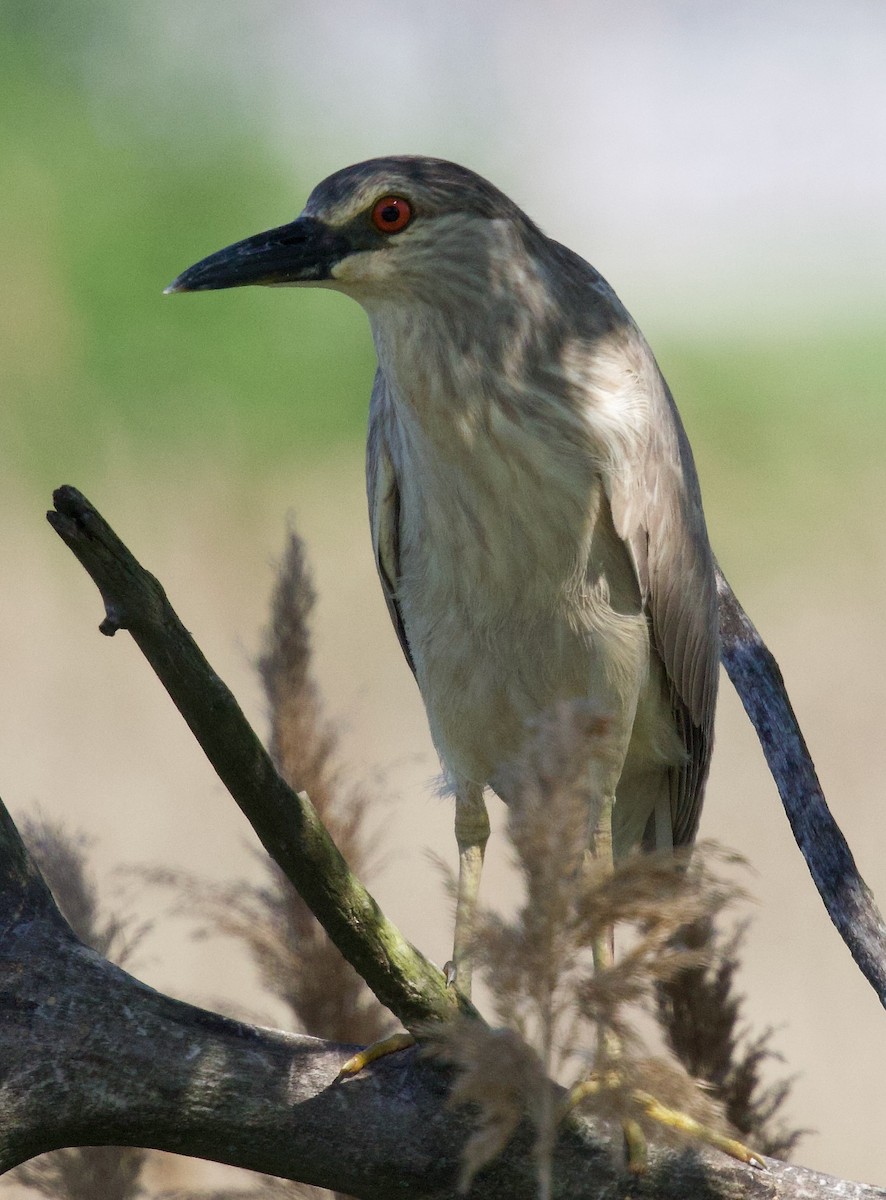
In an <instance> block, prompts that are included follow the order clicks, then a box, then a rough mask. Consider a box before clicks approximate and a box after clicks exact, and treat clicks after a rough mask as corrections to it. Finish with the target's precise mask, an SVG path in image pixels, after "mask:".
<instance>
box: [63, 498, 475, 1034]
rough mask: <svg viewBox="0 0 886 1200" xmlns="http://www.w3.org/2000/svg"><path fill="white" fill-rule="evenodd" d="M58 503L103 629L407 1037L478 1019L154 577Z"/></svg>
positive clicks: (91, 516)
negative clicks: (180, 724)
mask: <svg viewBox="0 0 886 1200" xmlns="http://www.w3.org/2000/svg"><path fill="white" fill-rule="evenodd" d="M53 500H54V501H55V506H56V507H55V510H54V511H50V512H48V513H47V519H48V521H49V523H50V524H51V525H52V527H53V529H54V530H55V531H56V533H57V534H58V535H59V537H61V538H62V540H63V541H64V542H65V543H66V545H67V546H69V547H70V549H71V550H72V551H73V552H74V554H75V555H76V557H77V558H78V560H79V561H80V563H81V564H82V565H83V566H84V567H85V569H86V570H87V572H88V573H89V574H90V576H91V577H92V579H93V581H94V583H95V584H96V586H97V587H98V589H99V591H100V592H101V595H102V599H103V601H104V605H105V612H106V614H107V615H106V617H105V619H104V621H102V623H101V625H100V626H99V628H100V629H101V632H102V633H104V634H107V635H108V636H109V637H110V636H113V635H114V634H115V633H116V632H117V630H118V629H126V630H128V631H129V632H130V633H131V634H132V637H133V638H134V639H135V641H136V643H137V644H138V646H139V649H140V650H141V651H142V653H143V654H144V656H145V658H146V659H147V660H148V662H149V663H150V664H151V666H152V667H153V668H154V671H155V672H156V674H157V677H158V678H159V679H160V682H161V683H162V684H163V686H164V687H165V688H166V690H167V692H168V693H169V695H170V696H171V697H172V701H173V703H174V704H175V706H176V708H177V709H178V710H179V712H180V713H181V714H182V716H183V717H184V719H185V720H186V721H187V723H188V725H189V726H190V728H191V731H192V732H193V734H194V736H195V737H196V739H197V741H198V742H199V743H200V745H201V747H202V748H203V750H204V752H205V754H206V757H207V758H208V759H209V761H210V763H211V764H212V766H213V767H214V768H215V770H216V771H217V773H218V775H219V777H220V779H221V780H222V782H223V783H224V785H225V787H226V788H227V789H228V791H229V792H230V793H231V795H232V796H233V798H234V799H235V800H236V802H237V804H238V805H239V806H240V808H241V809H242V811H243V813H244V815H245V816H246V818H247V820H248V821H249V823H250V824H251V825H252V827H253V829H254V830H255V832H256V833H257V834H258V836H259V838H260V839H261V841H262V844H263V845H264V847H265V849H266V850H267V852H268V854H270V856H271V858H273V859H274V861H275V862H276V863H277V864H278V865H279V866H280V868H281V869H282V870H283V872H284V873H285V874H286V876H287V877H288V878H289V879H290V880H291V882H292V884H293V885H294V886H295V888H296V889H297V891H298V892H299V894H300V895H301V897H302V899H303V900H304V901H305V903H306V904H307V905H308V906H309V908H310V909H311V911H312V912H313V913H314V916H315V917H316V918H317V920H318V921H319V922H320V924H321V925H322V926H323V928H324V929H325V930H326V932H327V933H328V934H329V937H330V938H331V939H332V941H333V943H334V944H335V945H336V946H337V947H338V949H339V950H340V951H341V952H342V954H343V955H344V957H345V958H346V959H347V960H348V962H349V963H350V964H351V965H352V966H353V967H354V968H355V969H356V970H357V971H358V972H359V974H360V975H362V977H363V978H364V979H365V980H366V982H367V984H368V985H369V987H370V988H371V989H372V990H373V992H374V993H375V994H376V996H377V997H378V998H379V1000H380V1001H381V1002H382V1004H384V1005H385V1006H386V1007H387V1008H389V1009H390V1010H391V1012H392V1013H393V1014H394V1015H395V1016H396V1017H397V1018H398V1019H399V1020H400V1021H402V1022H403V1024H404V1025H405V1026H406V1028H407V1029H414V1028H415V1027H416V1026H417V1025H419V1024H421V1023H423V1022H426V1021H434V1020H437V1021H439V1020H447V1019H450V1018H451V1017H452V1015H453V1014H454V1012H455V1011H456V1010H457V1008H461V1010H462V1011H465V1012H473V1011H474V1010H473V1009H472V1008H471V1006H470V1005H469V1004H468V1002H467V1001H466V1000H464V998H463V997H461V996H459V995H458V993H456V992H455V991H454V989H452V988H448V987H447V986H446V982H445V979H444V977H443V974H442V972H441V971H440V970H439V969H438V968H437V967H435V966H434V965H433V964H432V963H430V962H429V961H428V960H427V959H426V958H425V957H424V956H423V955H422V954H421V953H420V952H419V951H418V950H416V949H415V947H414V946H412V945H410V944H409V943H408V942H407V941H406V939H405V938H404V937H403V936H402V935H401V934H400V933H399V931H398V930H397V929H396V928H395V927H394V926H393V925H392V924H391V922H390V921H388V920H387V918H386V917H385V916H384V914H383V913H382V911H381V909H380V908H379V907H378V905H377V904H376V902H375V901H374V900H373V898H372V897H371V896H370V895H369V893H368V892H367V891H366V889H365V888H364V887H363V885H362V884H361V883H360V881H359V880H358V879H357V878H356V877H355V876H354V875H352V874H351V873H350V871H349V870H348V867H347V863H346V862H345V861H344V859H343V858H342V856H341V854H339V852H338V849H337V848H336V846H335V844H334V843H333V841H332V839H331V838H330V837H329V834H328V833H327V831H326V829H325V828H324V826H323V823H322V822H321V821H320V818H319V817H318V815H317V813H316V811H315V810H314V807H313V805H312V804H311V802H310V800H309V799H308V797H307V796H306V795H304V793H299V794H298V795H296V793H295V792H293V791H292V789H291V788H290V787H289V786H288V785H287V784H286V783H284V781H283V780H282V779H281V778H280V776H279V775H278V774H277V771H276V769H275V767H274V764H273V762H272V761H271V758H270V756H269V755H268V753H267V751H266V750H265V748H264V747H263V746H262V744H261V742H260V741H259V739H258V737H257V736H256V734H255V732H254V731H253V729H252V728H251V727H250V725H249V723H248V721H247V720H246V718H245V717H244V716H243V713H242V711H241V709H240V707H239V705H238V704H237V701H236V700H235V699H234V697H233V696H232V695H231V692H230V691H229V689H228V688H227V687H226V685H225V684H224V683H223V682H222V680H221V679H219V677H218V675H216V673H215V672H214V671H213V670H212V668H211V667H210V665H209V663H208V662H207V661H206V659H205V658H204V657H203V654H202V653H201V651H200V648H199V647H198V646H197V644H196V642H195V641H194V639H193V638H192V637H191V635H190V634H189V633H188V631H187V630H186V629H185V627H184V625H182V623H181V621H180V620H179V618H178V616H177V614H176V613H175V611H174V610H173V608H172V605H171V604H170V603H169V601H168V600H167V598H166V593H165V592H164V591H163V588H162V587H161V586H160V584H159V583H158V581H157V580H156V579H155V578H154V576H153V575H150V574H149V573H148V572H147V571H146V570H145V569H144V568H143V567H142V566H141V565H140V564H139V563H138V562H137V561H136V560H135V558H134V557H133V556H132V554H131V553H130V552H129V550H128V549H127V548H126V546H124V544H123V543H122V542H121V541H120V539H119V538H118V537H117V535H116V534H115V533H114V531H113V529H111V527H110V526H109V525H108V524H107V522H106V521H105V520H104V518H103V517H102V516H101V515H100V514H99V513H98V512H97V511H96V510H95V509H94V508H93V507H92V505H91V504H90V503H89V501H88V500H87V499H86V498H85V497H84V496H82V495H81V494H80V492H78V491H77V490H76V488H72V487H62V488H59V489H58V490H57V491H56V492H54V493H53Z"/></svg>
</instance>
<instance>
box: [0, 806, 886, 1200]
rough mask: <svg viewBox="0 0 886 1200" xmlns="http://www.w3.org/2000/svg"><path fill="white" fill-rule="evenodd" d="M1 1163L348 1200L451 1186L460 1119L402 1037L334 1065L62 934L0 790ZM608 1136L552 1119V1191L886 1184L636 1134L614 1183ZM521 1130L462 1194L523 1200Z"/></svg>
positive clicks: (788, 1197) (314, 1048)
mask: <svg viewBox="0 0 886 1200" xmlns="http://www.w3.org/2000/svg"><path fill="white" fill-rule="evenodd" d="M0 1014H2V1018H0V1172H3V1171H6V1170H8V1169H9V1168H11V1167H13V1166H15V1165H17V1164H18V1163H20V1162H23V1161H25V1160H26V1159H28V1158H31V1157H33V1156H35V1155H37V1154H40V1153H43V1152H44V1151H47V1150H52V1149H56V1148H58V1147H60V1146H77V1145H118V1146H146V1147H151V1148H156V1149H160V1150H167V1151H172V1152H174V1153H179V1154H187V1155H190V1156H192V1157H198V1158H208V1159H212V1160H214V1161H216V1162H223V1163H230V1164H232V1165H234V1166H239V1167H246V1168H251V1169H253V1170H258V1171H262V1172H265V1173H269V1174H275V1175H279V1176H281V1177H283V1178H288V1179H298V1180H302V1181H304V1182H308V1183H315V1184H319V1185H322V1186H324V1187H328V1188H333V1189H336V1190H338V1191H344V1192H347V1193H349V1194H351V1195H353V1196H356V1197H359V1198H361V1200H398V1197H399V1198H402V1200H407V1198H409V1200H443V1198H444V1197H451V1196H453V1194H454V1181H455V1179H456V1178H457V1175H458V1167H459V1156H460V1152H461V1149H462V1146H463V1145H464V1142H465V1138H466V1136H467V1132H468V1120H467V1117H466V1114H465V1113H464V1112H453V1111H451V1110H450V1109H448V1108H447V1107H446V1104H445V1099H446V1095H447V1091H448V1084H449V1078H448V1076H447V1074H446V1073H445V1072H444V1071H443V1070H442V1069H441V1068H440V1067H439V1066H438V1065H436V1064H435V1063H433V1062H431V1061H429V1060H426V1059H422V1058H420V1057H418V1055H417V1053H416V1052H415V1051H407V1052H404V1053H401V1054H398V1055H393V1056H391V1057H389V1058H388V1059H386V1060H382V1061H381V1062H379V1063H377V1064H374V1065H373V1067H372V1068H371V1069H369V1070H367V1071H366V1072H364V1073H363V1075H362V1076H358V1077H356V1078H355V1079H351V1080H348V1081H346V1082H344V1083H341V1084H334V1083H333V1082H332V1080H333V1079H334V1077H335V1074H336V1072H337V1070H338V1067H339V1065H340V1064H341V1061H342V1057H343V1055H346V1054H347V1053H348V1052H349V1050H350V1049H351V1047H343V1046H339V1045H335V1044H333V1043H329V1042H322V1041H318V1040H317V1039H314V1038H308V1037H298V1036H294V1035H290V1034H285V1033H278V1032H276V1031H274V1030H269V1029H258V1028H255V1027H253V1026H250V1025H246V1024H242V1023H240V1022H237V1021H231V1020H228V1019H227V1018H225V1017H221V1016H218V1015H216V1014H215V1013H210V1012H206V1011H205V1010H202V1009H199V1008H194V1007H193V1006H191V1005H189V1004H183V1003H181V1002H180V1001H178V1000H173V999H171V998H170V997H168V996H164V995H162V994H161V993H159V992H155V991H154V990H153V989H151V988H148V987H146V986H145V985H144V984H142V983H139V981H138V980H136V979H133V978H132V976H130V975H128V974H127V973H126V972H125V971H121V970H119V968H117V967H114V966H112V965H111V964H110V963H108V962H107V961H106V960H104V959H103V958H101V957H100V956H99V955H97V954H96V953H95V952H94V951H92V950H89V949H87V948H86V947H85V946H83V945H82V944H81V943H80V942H78V941H77V939H76V938H75V937H74V935H73V933H72V932H71V930H70V929H69V928H68V926H67V925H66V923H65V922H64V920H63V918H62V917H61V915H60V914H59V912H58V909H57V908H56V906H55V904H54V902H53V900H52V897H51V896H50V894H49V892H48V891H47V889H46V887H45V885H44V884H43V881H42V879H41V878H40V875H39V873H38V872H37V870H36V869H35V868H34V866H33V865H32V864H31V862H30V860H29V858H28V855H27V853H26V851H25V849H24V847H23V845H22V843H21V840H20V838H19V837H18V834H17V832H16V829H15V826H14V825H13V823H12V821H11V819H10V818H9V815H8V813H7V812H6V809H5V808H4V807H3V805H2V803H0ZM620 1160H621V1156H620V1153H619V1150H618V1148H617V1147H615V1146H613V1145H612V1144H610V1142H609V1141H608V1140H607V1139H605V1138H603V1137H601V1136H600V1135H599V1133H595V1132H593V1131H592V1130H590V1129H589V1128H588V1127H587V1126H579V1125H578V1124H573V1125H571V1126H569V1127H567V1128H564V1130H563V1132H562V1135H561V1137H560V1139H559V1141H558V1145H557V1150H556V1156H555V1164H554V1178H555V1180H556V1192H555V1194H556V1195H557V1196H558V1197H560V1198H561V1200H567V1198H569V1200H571V1198H573V1197H575V1198H576V1200H577V1198H578V1197H581V1198H582V1200H604V1198H606V1197H611V1196H613V1195H624V1194H630V1195H632V1196H635V1197H648V1198H649V1200H691V1198H693V1197H699V1198H702V1200H777V1198H778V1200H837V1198H838V1197H839V1198H841V1200H886V1192H884V1191H881V1190H879V1189H877V1188H873V1187H866V1186H865V1185H863V1184H853V1183H846V1182H845V1181H842V1180H837V1179H832V1178H830V1177H828V1176H823V1175H821V1174H819V1173H818V1172H811V1171H807V1170H804V1169H803V1168H799V1167H789V1166H785V1165H784V1164H780V1163H776V1162H771V1163H770V1167H771V1170H770V1171H769V1172H763V1171H759V1170H755V1169H753V1168H751V1167H745V1166H743V1165H741V1164H740V1163H737V1162H735V1161H734V1160H732V1159H728V1158H726V1157H724V1156H723V1155H719V1154H716V1153H715V1152H713V1151H702V1152H694V1151H693V1152H688V1151H687V1152H684V1153H676V1152H674V1151H670V1150H664V1149H654V1148H653V1149H652V1151H651V1157H650V1169H649V1171H648V1173H647V1175H646V1176H645V1177H643V1178H642V1179H641V1180H630V1181H629V1180H628V1179H627V1178H626V1177H625V1175H624V1173H623V1170H622V1169H621V1167H620V1165H619V1164H620ZM534 1195H535V1178H534V1162H533V1157H532V1141H531V1136H530V1134H529V1132H528V1130H525V1129H521V1130H520V1131H518V1133H517V1135H516V1136H515V1137H514V1139H513V1140H512V1141H511V1143H510V1144H509V1146H508V1147H507V1149H506V1151H505V1153H504V1154H503V1155H502V1156H501V1158H500V1159H498V1160H497V1161H496V1163H495V1164H494V1165H493V1166H492V1167H490V1168H489V1169H488V1170H486V1171H483V1172H482V1173H481V1174H480V1175H478V1176H477V1178H476V1179H475V1181H474V1184H473V1187H472V1189H471V1192H470V1196H471V1197H472V1198H473V1200H531V1198H532V1197H533V1196H534Z"/></svg>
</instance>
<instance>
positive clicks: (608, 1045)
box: [564, 796, 765, 1173]
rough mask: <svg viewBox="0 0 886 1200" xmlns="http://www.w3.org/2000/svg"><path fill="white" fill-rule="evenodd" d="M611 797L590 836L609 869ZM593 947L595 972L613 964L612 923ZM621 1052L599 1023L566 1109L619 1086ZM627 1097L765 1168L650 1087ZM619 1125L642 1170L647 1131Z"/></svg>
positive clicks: (661, 1120)
mask: <svg viewBox="0 0 886 1200" xmlns="http://www.w3.org/2000/svg"><path fill="white" fill-rule="evenodd" d="M614 803H615V801H614V798H613V797H611V796H610V797H607V798H606V800H605V801H604V803H603V806H602V808H601V810H600V817H599V821H598V823H597V828H596V831H595V833H594V837H593V841H592V853H593V855H594V857H595V858H596V859H598V860H599V861H600V862H601V863H602V864H603V866H604V868H605V869H606V870H607V871H610V872H611V871H613V870H614V869H615V859H614V854H613V848H612V847H613V842H612V815H613V807H614ZM592 952H593V956H594V970H595V972H596V973H598V974H599V973H601V972H603V971H606V970H609V969H610V968H611V967H612V966H613V965H614V963H615V930H614V929H613V928H612V927H610V928H609V929H605V930H603V931H602V933H600V934H598V936H597V937H596V938H595V939H594V942H593V946H592ZM621 1055H622V1044H621V1040H620V1039H619V1037H618V1035H617V1034H616V1033H614V1032H613V1030H611V1029H607V1028H606V1027H605V1026H604V1025H602V1024H601V1026H600V1028H599V1029H598V1032H597V1061H598V1063H600V1064H601V1065H602V1070H597V1071H595V1072H594V1073H593V1074H592V1075H591V1077H590V1079H586V1080H584V1081H582V1082H581V1083H577V1084H576V1085H575V1086H574V1087H573V1088H572V1089H571V1090H570V1092H569V1095H568V1096H567V1098H566V1103H565V1106H564V1113H565V1112H568V1111H570V1110H571V1109H572V1108H574V1107H575V1106H576V1105H577V1104H579V1103H580V1102H581V1100H583V1099H584V1098H585V1097H587V1096H590V1095H594V1094H597V1093H599V1092H601V1091H605V1090H606V1089H607V1088H614V1087H618V1086H620V1084H621V1078H620V1075H619V1065H618V1060H619V1059H620V1058H621ZM631 1099H632V1101H633V1103H634V1104H635V1105H636V1107H637V1109H638V1110H639V1111H640V1112H642V1113H643V1114H644V1115H645V1116H646V1117H647V1118H648V1119H650V1120H652V1121H656V1122H657V1123H658V1124H659V1125H664V1126H665V1127H666V1128H669V1129H674V1130H677V1131H679V1132H680V1133H682V1134H684V1135H685V1136H686V1137H689V1138H695V1139H696V1140H697V1141H701V1142H706V1143H707V1144H708V1145H710V1146H714V1147H716V1148H717V1149H718V1150H722V1151H723V1152H724V1154H728V1155H729V1156H730V1157H731V1158H736V1159H738V1160H739V1162H744V1163H748V1164H750V1165H751V1166H755V1167H763V1169H764V1170H765V1166H764V1163H763V1160H762V1158H761V1157H760V1155H759V1154H756V1153H755V1152H754V1151H753V1150H751V1149H749V1148H748V1147H747V1146H745V1145H744V1144H743V1143H742V1142H739V1141H737V1140H736V1139H735V1138H730V1137H727V1136H726V1135H725V1134H722V1133H720V1132H719V1131H718V1130H716V1129H712V1128H710V1127H709V1126H707V1125H702V1124H701V1123H700V1122H699V1121H696V1120H695V1118H694V1117H691V1116H689V1114H688V1113H682V1112H679V1111H677V1110H676V1109H673V1108H670V1107H668V1106H667V1105H665V1104H662V1103H661V1101H660V1100H657V1099H656V1098H655V1097H654V1096H652V1095H650V1094H649V1092H645V1091H643V1090H641V1089H639V1088H635V1089H633V1090H632V1092H631ZM622 1131H623V1134H624V1144H625V1152H626V1154H627V1161H628V1168H629V1170H631V1171H633V1172H635V1173H641V1172H643V1171H645V1169H646V1160H647V1151H646V1136H645V1134H644V1133H643V1130H642V1128H641V1126H640V1123H639V1122H638V1121H635V1120H632V1119H630V1118H624V1119H623V1121H622Z"/></svg>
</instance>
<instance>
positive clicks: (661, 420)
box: [607, 333, 720, 845]
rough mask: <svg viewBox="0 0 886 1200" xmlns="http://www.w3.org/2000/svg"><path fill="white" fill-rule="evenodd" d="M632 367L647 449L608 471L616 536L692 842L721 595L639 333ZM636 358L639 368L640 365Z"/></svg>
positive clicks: (693, 481) (685, 454)
mask: <svg viewBox="0 0 886 1200" xmlns="http://www.w3.org/2000/svg"><path fill="white" fill-rule="evenodd" d="M635 338H636V340H633V339H632V340H631V342H630V357H629V359H628V360H627V361H626V362H625V364H624V366H625V379H626V380H627V381H629V382H626V383H625V386H626V387H634V388H637V387H640V388H642V389H643V390H644V393H645V400H646V419H645V421H644V425H645V430H644V436H643V437H642V438H641V439H639V442H640V445H641V446H642V447H643V448H642V451H641V452H640V453H639V454H636V455H633V456H632V455H630V454H628V455H624V456H621V457H622V459H627V460H628V461H627V462H624V461H620V462H619V471H618V472H617V473H615V472H610V473H609V477H608V481H607V483H608V488H607V490H608V492H609V499H610V504H611V507H612V518H613V523H614V525H615V529H616V532H617V533H618V535H619V536H620V537H621V538H622V539H623V540H624V541H625V543H626V544H627V546H628V548H629V550H630V552H631V557H632V560H633V563H634V569H635V571H636V573H637V579H638V581H639V584H640V589H641V593H642V595H643V597H644V600H645V604H646V608H647V612H648V614H649V618H650V624H651V629H652V637H653V643H654V645H655V648H656V650H657V652H658V654H659V656H660V657H661V660H662V662H663V664H664V667H665V671H666V672H667V677H668V680H669V682H670V686H671V703H672V706H673V710H674V717H675V724H676V726H677V729H678V731H679V733H680V736H681V738H682V740H683V744H684V746H685V748H686V760H685V761H684V763H683V764H682V766H681V767H679V768H676V769H675V770H674V771H673V772H672V782H671V819H672V826H673V834H674V843H675V845H680V844H685V843H687V842H690V841H691V840H692V838H693V837H694V836H695V831H696V829H697V827H698V819H699V816H700V813H701V801H702V796H703V793H704V785H705V781H706V779H707V773H708V766H709V763H710V756H711V749H712V745H713V726H714V710H715V707H716V699H717V680H718V670H719V660H720V647H719V634H718V616H717V593H716V584H715V580H714V565H713V555H712V553H711V548H710V543H709V542H708V536H707V531H706V528H705V522H704V515H703V512H702V505H701V494H700V490H699V486H698V478H697V476H696V473H695V464H694V463H693V460H692V453H691V451H690V448H689V443H688V440H687V438H686V434H685V432H684V430H683V425H682V422H681V420H680V417H679V414H678V413H677V409H676V406H675V404H674V401H673V398H672V397H671V394H670V391H669V390H668V387H667V384H666V383H665V381H664V379H663V378H662V375H661V372H660V371H659V369H658V365H657V363H656V362H655V359H654V358H653V356H652V353H651V351H650V350H649V349H648V347H647V346H646V343H645V342H644V341H642V338H641V336H640V334H639V333H636V334H635ZM638 357H639V360H640V366H639V369H638V367H637V359H638Z"/></svg>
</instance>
